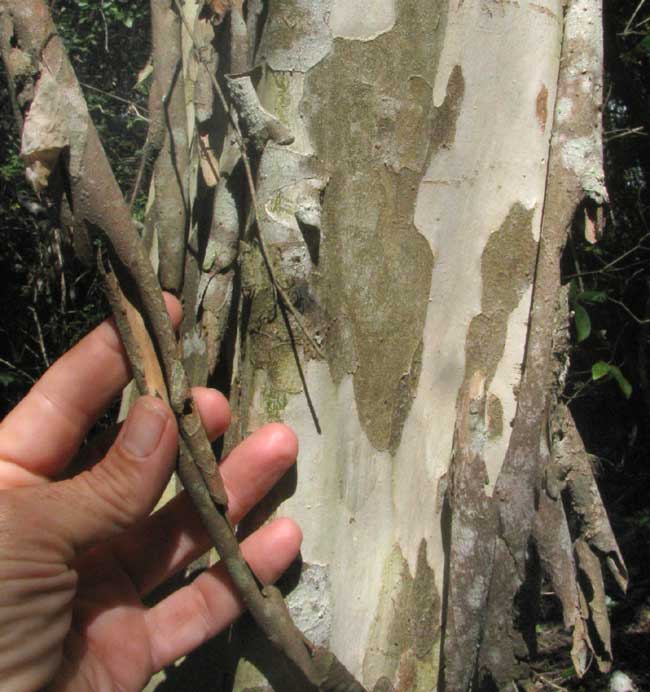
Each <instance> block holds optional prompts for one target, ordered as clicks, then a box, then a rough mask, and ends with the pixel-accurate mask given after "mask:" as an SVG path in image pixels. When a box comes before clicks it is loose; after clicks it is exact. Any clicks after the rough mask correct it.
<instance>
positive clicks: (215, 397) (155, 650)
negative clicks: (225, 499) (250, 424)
mask: <svg viewBox="0 0 650 692" xmlns="http://www.w3.org/2000/svg"><path fill="white" fill-rule="evenodd" d="M171 311H172V313H174V312H175V313H176V314H175V318H176V321H178V320H179V318H180V316H179V314H178V308H177V307H175V306H174V305H172V306H171ZM127 379H128V368H127V365H126V361H125V357H124V353H123V351H122V350H121V347H120V345H119V340H118V339H117V336H116V333H115V330H114V328H113V327H112V326H111V325H110V324H109V323H105V324H103V325H101V326H100V327H99V328H98V329H97V330H95V331H94V332H93V333H92V334H90V335H89V336H88V337H86V338H85V339H83V340H82V341H81V342H80V343H79V344H78V345H77V346H76V347H75V348H74V349H72V350H71V351H70V352H69V353H67V354H66V355H65V356H64V357H63V358H62V359H61V360H60V361H58V362H57V363H56V364H55V365H54V366H53V367H52V368H51V369H50V370H49V371H48V372H47V373H46V375H45V376H44V377H43V378H42V380H41V381H39V383H38V384H37V385H36V386H35V387H34V389H33V390H32V392H31V393H30V394H29V395H28V396H27V397H26V398H25V399H24V400H23V402H21V404H20V405H19V406H18V407H17V408H16V409H14V411H12V412H11V413H10V414H9V415H8V416H7V417H6V418H5V420H4V421H3V422H2V425H1V426H0V519H1V520H3V521H2V529H3V531H0V606H3V608H0V613H2V614H1V615H0V640H2V641H9V642H10V646H9V647H8V648H7V650H8V652H9V653H8V658H7V659H6V660H7V662H6V664H5V665H6V666H8V668H7V670H12V671H13V673H12V674H13V675H14V679H15V680H19V682H17V683H15V685H14V687H12V686H11V684H9V687H8V688H7V689H20V690H23V689H34V688H35V687H36V686H38V685H36V684H35V683H34V682H33V681H41V682H40V683H39V684H40V685H42V684H43V681H48V680H52V678H53V677H54V680H53V682H54V687H55V688H56V689H61V690H76V689H82V690H92V689H111V688H117V689H124V690H137V689H141V688H142V686H143V685H144V684H145V683H146V681H147V679H148V678H149V676H150V675H151V674H152V673H153V672H155V671H156V670H159V669H161V668H162V667H164V666H166V665H169V664H170V663H172V662H173V661H174V660H175V659H176V658H178V657H180V656H183V655H185V654H187V653H189V652H190V651H191V650H192V649H193V648H195V647H196V646H199V645H200V644H201V643H203V642H204V641H206V640H207V639H209V638H210V637H212V636H214V635H215V634H216V633H217V632H218V631H220V630H221V629H223V628H224V627H226V626H227V625H228V624H229V623H230V622H232V620H233V619H235V618H236V617H237V616H238V615H239V614H240V612H241V610H242V604H241V602H240V600H239V597H238V595H237V594H236V592H235V590H234V588H233V587H232V584H231V583H230V580H229V579H228V577H227V575H226V573H225V572H224V570H223V568H222V567H221V566H220V565H215V566H213V567H211V568H210V569H209V570H206V571H205V572H203V573H202V574H201V575H200V576H199V577H198V578H197V579H195V580H194V581H193V582H192V583H191V584H188V585H187V586H184V587H183V588H181V589H179V590H178V591H176V592H174V593H172V594H171V595H169V596H167V597H166V598H165V599H163V600H162V601H161V602H160V603H158V604H156V605H155V606H154V607H152V608H147V607H145V606H144V605H143V603H142V599H143V598H144V597H145V596H146V595H147V594H149V593H151V591H152V590H153V589H155V588H156V587H157V586H159V585H160V584H162V583H163V582H164V581H166V580H167V579H169V577H171V576H173V575H174V574H177V573H179V572H180V571H182V570H183V569H184V568H185V567H186V566H187V565H188V564H189V563H190V562H192V561H193V560H195V559H196V558H197V557H198V556H200V555H201V554H202V553H204V552H205V550H206V549H207V548H208V547H209V542H208V539H207V536H206V534H205V532H204V531H203V528H202V526H201V525H200V522H199V520H198V518H197V516H196V514H195V513H194V511H193V508H192V507H191V505H190V503H189V500H188V498H187V497H186V496H185V494H180V495H178V496H177V497H176V498H174V499H173V500H172V501H171V502H170V503H168V504H167V505H166V506H165V507H163V508H162V509H161V510H159V511H157V512H156V513H154V514H152V515H149V516H148V512H149V509H148V508H150V506H152V505H153V504H154V503H155V501H156V499H157V496H158V495H159V493H160V492H161V491H162V488H163V487H164V484H165V483H166V481H167V478H168V477H169V473H171V467H172V463H173V457H174V456H175V452H174V449H175V447H174V444H175V443H174V441H173V440H174V435H175V434H176V433H175V430H176V429H175V426H174V427H173V429H171V428H170V427H169V426H170V425H171V423H170V424H168V425H167V427H166V428H165V435H166V436H167V438H169V439H168V442H169V444H168V445H167V447H169V449H168V450H167V452H166V454H167V456H168V457H169V458H168V459H167V461H163V462H161V463H162V464H163V467H162V471H158V472H157V471H156V470H155V469H154V470H153V471H151V472H146V473H154V474H155V473H159V475H160V477H156V479H155V481H151V482H149V481H148V485H150V486H151V487H150V488H149V489H148V490H147V489H146V488H145V489H144V490H141V489H140V488H139V487H138V486H134V483H133V480H134V479H133V478H130V477H129V476H128V473H126V472H123V477H122V478H119V479H118V480H117V481H116V479H115V478H108V477H106V475H105V474H104V475H102V467H103V464H99V465H98V466H95V467H94V468H92V469H91V470H88V471H85V472H84V473H83V475H82V476H79V477H77V478H73V479H72V480H67V481H57V482H54V483H52V482H51V480H50V479H55V478H57V477H59V476H60V475H61V473H62V472H63V471H64V470H65V467H66V466H67V465H68V463H69V461H70V459H71V457H72V456H73V454H74V453H75V452H76V450H77V449H78V447H79V445H80V443H81V442H82V441H83V439H84V438H85V436H86V434H87V432H88V429H89V427H90V426H91V425H92V423H93V422H94V420H96V418H97V417H98V415H99V414H100V413H101V411H102V410H104V409H105V408H106V406H107V405H108V404H109V403H110V401H111V400H112V399H113V398H114V396H115V395H116V394H117V393H118V392H119V391H120V389H121V388H122V387H123V386H124V385H125V383H126V381H127ZM193 393H194V398H195V400H196V402H197V405H198V407H199V411H200V413H201V417H202V419H203V423H204V426H205V428H206V431H207V432H208V435H209V437H210V439H215V438H216V437H217V436H218V435H220V434H222V433H223V432H224V430H225V428H226V427H227V425H228V423H229V416H230V414H229V411H228V405H227V402H226V401H225V399H224V398H223V397H222V396H221V395H219V394H218V393H217V392H215V391H214V390H207V389H204V388H197V389H195V390H194V391H193ZM296 453H297V448H296V441H295V437H294V436H293V433H291V432H290V431H289V430H288V428H286V427H285V426H281V425H269V426H266V427H265V428H262V429H261V430H259V431H258V432H256V433H254V434H253V435H251V436H250V437H249V438H247V439H246V440H245V441H244V442H242V443H241V444H240V445H239V446H238V447H237V448H235V449H234V450H233V451H232V453H231V454H230V455H229V456H228V457H227V458H226V459H225V460H224V461H223V462H222V464H221V472H222V476H223V479H224V483H225V485H226V489H227V491H228V495H229V517H230V520H231V521H232V522H233V523H237V522H239V521H240V520H241V518H242V517H243V516H244V515H245V514H246V512H247V511H248V510H249V509H250V508H251V507H252V506H253V505H254V504H256V503H257V502H258V501H259V500H260V499H261V498H262V497H263V496H264V494H265V493H266V492H267V491H268V490H269V488H270V487H271V486H272V485H273V484H274V483H275V482H276V481H277V480H278V479H279V478H280V477H281V476H282V475H283V474H284V472H285V471H286V469H287V468H288V467H289V466H290V465H291V464H292V463H293V461H294V460H295V457H296ZM165 464H166V466H165ZM138 468H143V467H142V466H140V467H138ZM165 469H167V470H166V471H165ZM138 473H143V472H141V471H138ZM136 480H137V479H136ZM91 481H92V483H91ZM85 483H87V484H91V485H94V486H96V487H99V488H108V490H101V492H99V494H98V496H97V497H98V500H99V502H100V503H103V502H104V500H105V498H104V497H103V494H104V493H105V492H106V493H110V492H113V493H114V494H115V491H116V490H117V494H116V496H117V497H118V498H119V497H122V496H124V495H130V496H133V495H134V494H135V495H137V494H138V492H139V491H140V490H141V492H142V493H144V495H147V493H149V495H150V497H149V496H148V495H147V497H146V499H144V500H142V502H140V504H142V503H144V505H143V507H144V509H143V507H139V508H138V511H137V512H134V511H133V507H132V508H131V510H128V511H126V510H125V511H122V510H115V511H114V508H112V507H111V506H110V505H111V502H114V501H115V500H114V499H113V500H112V501H111V502H108V503H107V504H108V505H109V507H108V515H109V517H112V518H111V520H110V521H109V522H108V524H109V525H108V527H106V526H100V527H99V528H97V527H96V530H95V533H94V534H93V532H92V531H91V530H90V529H89V530H88V531H89V532H90V533H88V536H91V535H92V536H95V538H94V541H93V542H94V543H95V544H94V545H92V544H89V543H86V542H84V541H83V540H81V542H79V541H77V542H75V541H74V540H71V539H70V536H69V531H68V529H69V527H70V526H72V525H79V524H82V525H83V524H84V523H88V524H90V525H93V522H94V523H95V524H97V520H96V517H95V516H94V515H95V505H93V504H92V503H91V504H90V505H89V504H88V503H87V502H86V504H85V505H84V502H82V501H80V500H79V493H78V491H79V488H81V489H82V490H83V489H84V488H85V485H84V484H85ZM115 483H117V486H118V487H117V488H116V487H115ZM152 483H153V485H152ZM120 484H121V485H120ZM134 487H138V490H136V491H134V490H133V488H134ZM121 490H123V491H124V492H123V493H122V492H121ZM131 504H133V502H132V503H131ZM103 511H104V512H105V513H106V511H107V508H106V506H104V507H103ZM113 515H115V516H114V517H113ZM131 515H133V516H131ZM138 517H139V519H138ZM136 520H137V521H136ZM75 522H76V524H75ZM97 531H99V535H100V538H99V539H98V538H97V535H96V534H97ZM82 533H83V531H82ZM300 538H301V536H300V530H299V529H298V528H297V526H295V524H293V522H291V521H290V520H286V519H285V520H277V521H275V522H273V523H271V524H269V525H267V526H264V527H262V528H261V529H260V530H259V531H257V532H256V533H254V534H253V535H252V536H250V537H249V538H248V539H247V541H245V542H244V544H243V545H242V550H243V552H244V556H245V557H246V559H247V560H248V562H249V564H250V565H251V567H252V569H253V570H254V571H255V572H256V573H257V575H258V577H259V578H260V580H261V581H263V582H266V583H269V582H271V581H273V580H275V579H277V577H278V576H279V575H280V574H281V573H282V572H283V571H284V570H285V569H286V567H287V566H288V565H289V563H290V562H291V560H292V559H293V558H294V556H295V555H296V554H297V552H298V548H299V544H300ZM97 541H99V542H97ZM5 574H7V575H9V576H8V577H5ZM35 575H36V576H37V578H36V579H35V578H34V577H35ZM5 582H6V583H5ZM7 585H8V587H7ZM16 585H17V587H16ZM16 588H17V591H16V593H17V594H18V595H17V596H15V597H14V596H13V595H12V594H13V592H14V590H15V589H16ZM3 599H4V601H3ZM7 614H8V615H7ZM3 617H4V618H5V620H4V621H3ZM16 622H18V627H16ZM22 632H24V633H25V634H24V635H23V634H21V633H22ZM12 646H13V650H12ZM12 656H13V658H12ZM15 661H19V663H20V665H19V666H18V665H17V664H16V662H15ZM17 669H19V674H17V673H16V672H15V671H16V670H17ZM2 672H3V658H2V655H0V674H2ZM21 675H22V677H20V676H21ZM25 681H27V682H25Z"/></svg>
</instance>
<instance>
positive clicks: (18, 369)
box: [0, 358, 36, 384]
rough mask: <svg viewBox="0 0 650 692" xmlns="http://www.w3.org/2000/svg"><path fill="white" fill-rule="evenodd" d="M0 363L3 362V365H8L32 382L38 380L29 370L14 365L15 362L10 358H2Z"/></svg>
mask: <svg viewBox="0 0 650 692" xmlns="http://www.w3.org/2000/svg"><path fill="white" fill-rule="evenodd" d="M0 363H2V365H6V366H7V367H8V368H10V369H11V370H13V371H14V372H17V373H18V374H19V375H22V376H23V377H26V378H27V379H28V380H29V381H30V382H31V383H32V384H34V383H35V382H36V379H35V378H34V377H32V376H31V375H30V374H29V373H28V372H25V371H24V370H21V368H19V367H18V366H16V365H14V364H13V363H10V362H9V361H8V360H5V359H4V358H0Z"/></svg>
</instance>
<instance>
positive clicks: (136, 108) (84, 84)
mask: <svg viewBox="0 0 650 692" xmlns="http://www.w3.org/2000/svg"><path fill="white" fill-rule="evenodd" d="M79 84H81V86H82V87H83V88H84V89H90V91H96V92H97V93H98V94H102V96H106V98H109V99H113V100H114V101H119V102H120V103H126V104H127V105H128V106H131V108H133V110H134V111H135V114H136V115H137V116H138V118H140V120H144V121H145V122H149V118H148V117H147V116H145V115H142V114H141V113H140V110H142V112H143V113H148V110H147V109H146V108H145V107H144V106H139V105H138V104H137V103H136V102H135V101H129V99H125V98H123V97H122V96H118V95H117V94H112V93H111V92H110V91H104V89H100V88H99V87H96V86H93V85H92V84H88V83H87V82H79Z"/></svg>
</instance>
